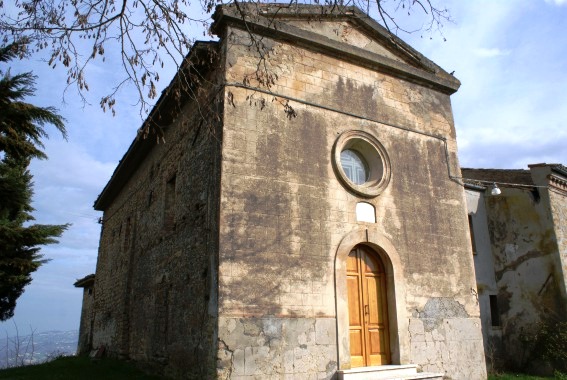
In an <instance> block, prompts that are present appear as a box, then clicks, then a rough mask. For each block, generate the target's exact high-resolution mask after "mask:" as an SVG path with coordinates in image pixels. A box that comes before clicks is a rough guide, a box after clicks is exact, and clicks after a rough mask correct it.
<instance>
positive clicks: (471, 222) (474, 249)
mask: <svg viewBox="0 0 567 380" xmlns="http://www.w3.org/2000/svg"><path fill="white" fill-rule="evenodd" d="M469 232H470V234H471V246H472V253H473V255H476V254H477V253H478V252H477V250H476V242H475V238H474V228H473V218H472V215H471V214H469Z"/></svg>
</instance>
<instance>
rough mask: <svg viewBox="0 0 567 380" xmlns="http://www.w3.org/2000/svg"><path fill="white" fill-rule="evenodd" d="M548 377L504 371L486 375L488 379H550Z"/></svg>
mask: <svg viewBox="0 0 567 380" xmlns="http://www.w3.org/2000/svg"><path fill="white" fill-rule="evenodd" d="M550 379H553V378H550V377H538V376H528V375H522V374H511V373H504V374H501V375H488V380H550Z"/></svg>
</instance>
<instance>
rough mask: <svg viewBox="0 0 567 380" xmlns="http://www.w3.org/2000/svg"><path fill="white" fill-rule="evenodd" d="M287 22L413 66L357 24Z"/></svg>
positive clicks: (316, 21)
mask: <svg viewBox="0 0 567 380" xmlns="http://www.w3.org/2000/svg"><path fill="white" fill-rule="evenodd" d="M285 22H286V23H287V24H289V25H293V26H296V27H298V28H300V29H303V30H306V31H309V32H313V33H317V34H319V35H321V36H325V37H327V38H329V39H331V40H334V41H338V42H342V43H345V44H348V45H352V46H355V47H357V48H360V49H364V50H367V51H371V52H373V53H376V54H379V55H382V56H384V57H387V58H390V59H394V60H396V61H399V62H405V63H407V64H412V63H411V61H408V60H404V59H403V58H402V57H400V56H398V55H396V54H394V53H393V52H392V51H390V50H388V49H387V48H386V47H385V46H384V45H383V42H382V43H380V42H378V41H377V40H375V39H373V38H372V37H371V36H368V35H367V34H365V33H364V32H363V31H361V30H359V27H358V26H357V25H356V24H353V23H352V22H349V21H346V20H338V21H329V20H312V21H305V20H289V21H285Z"/></svg>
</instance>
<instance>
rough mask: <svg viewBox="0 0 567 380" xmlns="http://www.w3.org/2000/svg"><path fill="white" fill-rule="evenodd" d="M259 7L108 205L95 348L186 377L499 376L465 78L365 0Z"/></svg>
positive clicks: (173, 109)
mask: <svg viewBox="0 0 567 380" xmlns="http://www.w3.org/2000/svg"><path fill="white" fill-rule="evenodd" d="M241 6H246V7H250V9H248V11H247V12H245V13H244V14H246V16H245V17H243V13H242V12H240V11H239V10H238V9H237V8H236V7H235V6H234V5H233V6H222V7H219V8H218V9H217V11H216V13H215V15H214V19H215V23H214V25H213V32H214V33H216V34H217V35H218V37H219V41H218V42H207V43H205V42H198V43H196V44H195V46H194V47H193V49H192V51H191V52H190V54H189V56H188V57H187V59H186V64H185V65H184V67H182V68H181V70H180V72H179V73H178V74H177V76H176V78H175V79H174V80H173V82H172V84H171V85H170V87H169V88H168V89H166V90H165V91H164V93H163V95H162V97H161V98H160V100H159V102H158V104H157V105H156V107H155V109H154V110H153V111H152V113H151V115H150V117H149V118H148V122H149V123H153V124H155V126H157V127H158V128H159V129H160V130H162V131H163V136H162V137H163V139H164V140H165V141H166V143H165V144H155V141H154V140H153V139H151V138H148V139H142V138H140V139H136V140H135V141H134V142H133V143H132V145H131V146H130V148H129V150H128V152H127V153H126V155H125V156H124V158H123V159H122V161H121V162H120V164H119V165H118V167H117V169H116V171H115V173H114V174H113V177H112V178H111V180H110V182H109V183H108V184H107V185H106V187H105V188H104V190H103V191H102V193H101V194H100V196H99V198H98V199H97V201H96V203H95V208H96V209H98V210H101V211H103V212H104V215H103V218H102V221H103V230H102V233H101V242H100V249H99V256H98V262H97V269H96V281H95V283H94V290H93V294H92V295H93V300H92V312H91V313H90V314H88V315H91V316H92V322H91V323H90V324H88V323H86V324H85V326H90V332H89V333H88V334H86V335H85V336H89V337H90V339H91V342H92V347H93V348H96V347H103V346H104V347H105V349H106V352H107V353H109V354H111V355H115V356H120V357H125V358H130V359H133V360H136V361H140V362H144V363H148V364H150V365H152V366H154V367H156V368H159V369H160V371H162V372H163V373H165V374H167V375H170V376H173V377H177V378H203V379H204V378H211V379H212V378H218V379H247V380H248V379H284V378H285V379H287V378H296V379H342V378H344V379H348V378H372V377H360V376H378V375H377V373H378V372H379V371H380V370H381V369H384V368H391V367H385V366H386V365H389V366H391V365H393V366H402V367H400V368H410V369H412V370H414V371H415V370H417V371H419V372H422V373H425V372H427V373H430V374H431V375H430V376H431V377H429V378H432V379H433V378H438V379H440V378H446V379H468V380H470V379H484V378H486V370H485V366H484V352H483V342H482V334H481V326H480V325H481V320H480V314H479V305H478V299H477V292H476V281H475V272H474V265H473V255H472V253H471V241H470V236H469V229H468V225H467V211H466V203H465V192H464V189H463V185H462V183H461V182H460V181H459V180H458V177H460V169H459V163H458V159H457V146H456V135H455V128H454V122H453V115H452V110H451V103H450V95H451V94H452V93H454V92H455V91H457V89H458V87H459V85H460V83H459V81H458V80H457V79H455V78H454V77H453V76H452V75H450V74H448V73H447V72H445V71H444V70H443V69H441V68H440V67H438V66H437V65H435V64H434V63H433V62H431V61H429V60H428V59H427V58H425V57H424V56H422V55H421V54H420V53H418V52H417V51H415V50H414V49H413V48H411V47H410V46H408V45H407V44H405V43H404V42H403V41H401V40H400V39H399V38H397V37H396V36H394V35H392V34H390V33H389V32H387V31H386V30H385V29H384V28H382V27H381V26H380V25H379V24H378V23H376V22H375V21H374V20H372V19H370V18H368V17H367V16H366V15H365V14H363V13H362V12H360V11H359V10H358V9H356V8H345V9H341V10H340V12H338V13H335V12H334V10H333V9H332V8H325V7H321V6H308V5H296V6H294V7H293V8H288V7H282V6H278V5H269V6H258V5H254V6H253V8H252V6H251V5H247V4H241ZM195 73H198V75H195ZM188 78H189V79H188ZM183 80H190V81H191V89H192V91H193V94H194V95H193V96H191V97H187V98H183V96H181V99H180V98H179V97H176V91H175V89H176V86H177V83H179V82H178V81H183ZM82 335H83V334H82ZM403 366H405V367H403ZM361 373H362V375H361ZM374 373H376V375H374ZM356 376H359V377H356ZM416 376H417V375H416ZM423 376H426V375H425V374H424V375H423ZM416 378H417V377H416ZM421 378H425V377H421Z"/></svg>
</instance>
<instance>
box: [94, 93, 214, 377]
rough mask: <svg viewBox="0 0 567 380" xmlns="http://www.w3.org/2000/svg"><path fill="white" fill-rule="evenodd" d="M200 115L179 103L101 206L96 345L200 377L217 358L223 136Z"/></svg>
mask: <svg viewBox="0 0 567 380" xmlns="http://www.w3.org/2000/svg"><path fill="white" fill-rule="evenodd" d="M199 111H200V110H199V109H197V107H196V105H195V104H194V103H189V104H186V105H185V106H184V109H183V110H182V112H181V116H179V118H177V119H176V120H175V121H174V122H173V123H172V124H171V125H169V126H168V127H166V128H165V129H164V130H165V135H164V141H160V143H158V144H154V145H153V146H152V148H151V150H149V151H148V152H147V154H145V156H142V157H141V158H140V159H141V161H140V162H141V163H140V166H139V167H138V168H137V169H136V170H135V172H134V173H133V174H132V176H131V178H130V179H129V180H128V182H127V183H126V184H125V185H124V186H123V187H122V189H121V191H120V192H119V194H118V195H117V196H116V197H115V199H114V200H113V201H112V203H111V204H110V205H109V207H108V208H107V209H106V210H104V217H103V231H102V236H101V242H100V248H99V256H98V263H97V271H96V284H95V286H96V289H95V295H96V298H95V319H94V331H95V334H94V342H93V346H94V347H100V346H105V347H106V349H107V352H108V353H110V354H111V355H115V356H120V357H124V358H130V359H133V360H136V361H140V362H143V363H150V364H151V365H153V366H155V367H161V368H160V371H161V372H162V373H165V374H167V375H171V376H174V377H183V378H187V374H193V375H195V378H203V379H204V378H210V377H211V375H210V371H214V366H215V364H214V360H215V357H216V339H215V338H214V336H215V329H216V285H215V284H216V277H215V276H216V268H217V267H218V264H217V262H216V252H217V250H218V247H217V244H218V199H219V191H218V189H219V186H218V183H219V175H220V174H219V173H220V172H219V162H220V161H219V155H220V148H219V146H220V144H219V141H220V139H221V138H222V137H221V132H220V128H219V125H218V124H217V125H211V124H206V123H202V122H201V118H200V115H201V114H200V112H199ZM148 138H150V139H152V138H155V136H150V137H148Z"/></svg>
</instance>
